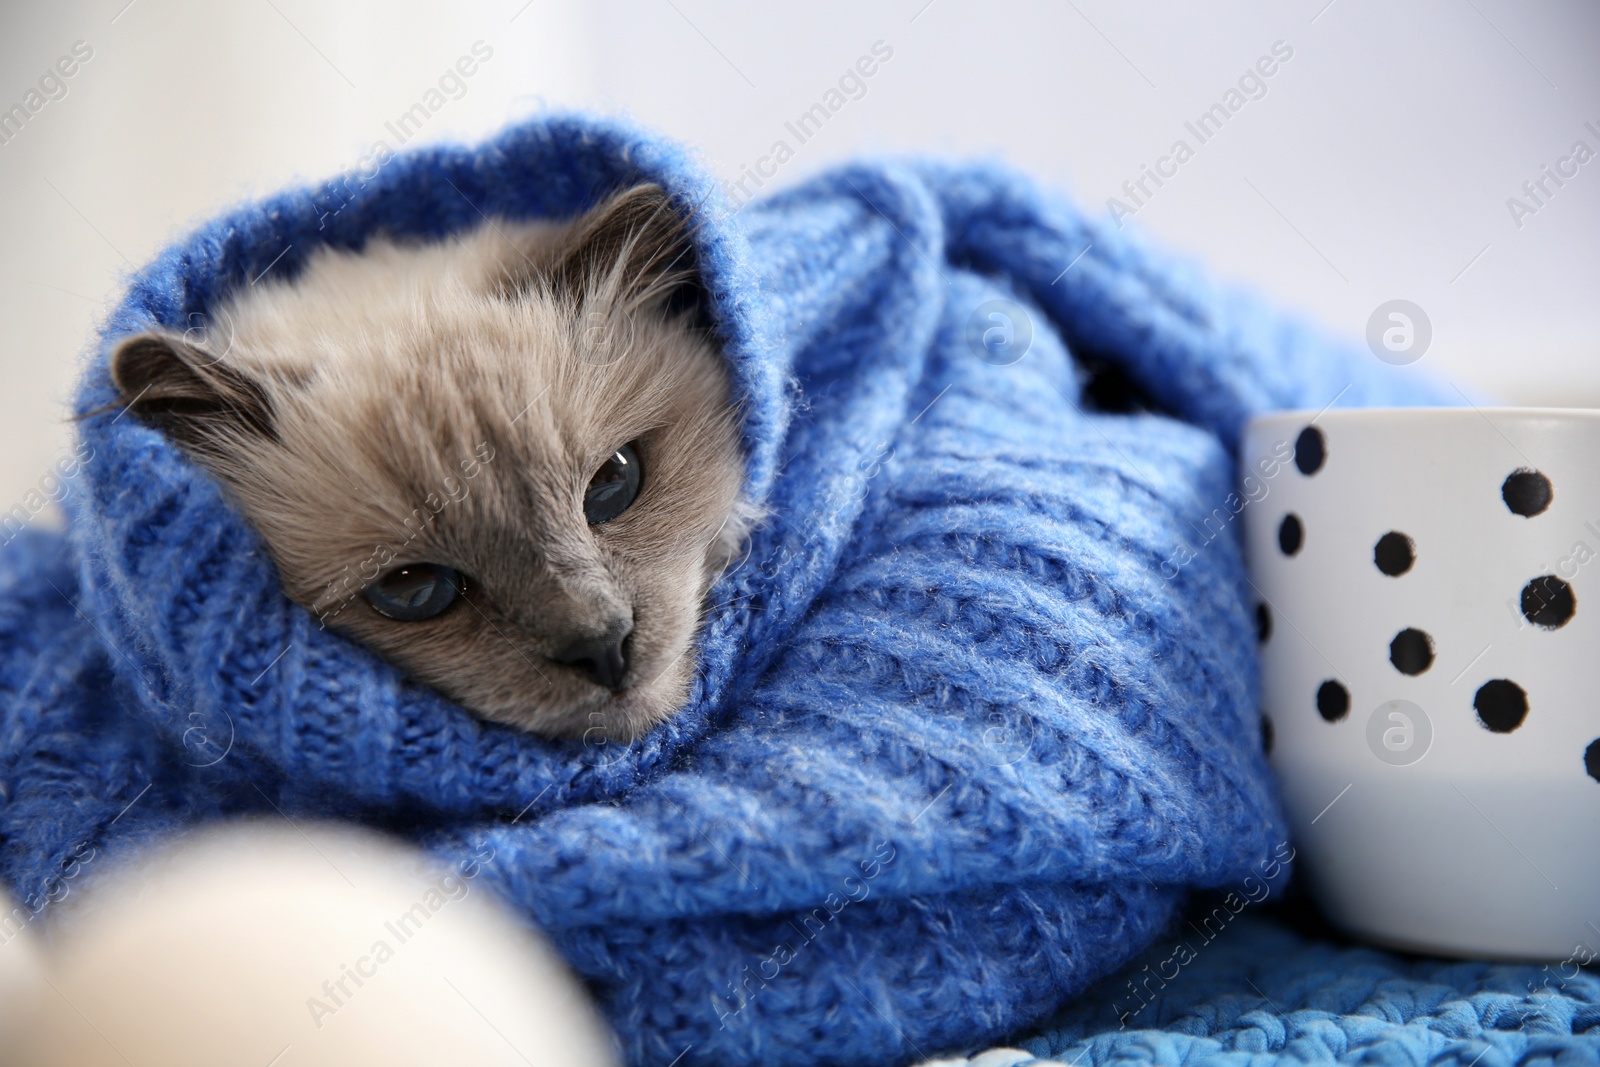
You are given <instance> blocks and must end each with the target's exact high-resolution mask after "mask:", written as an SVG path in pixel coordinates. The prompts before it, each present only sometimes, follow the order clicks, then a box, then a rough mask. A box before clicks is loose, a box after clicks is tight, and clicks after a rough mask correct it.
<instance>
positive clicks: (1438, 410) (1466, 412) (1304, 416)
mask: <svg viewBox="0 0 1600 1067" xmlns="http://www.w3.org/2000/svg"><path fill="white" fill-rule="evenodd" d="M1490 416H1494V417H1499V418H1519V419H1520V418H1541V419H1558V420H1561V421H1570V422H1593V421H1596V420H1600V408H1560V407H1525V406H1508V407H1492V406H1484V405H1481V404H1477V405H1460V406H1456V407H1368V408H1323V409H1321V410H1320V411H1319V410H1316V409H1313V408H1285V409H1281V410H1278V411H1265V412H1262V413H1261V414H1259V415H1253V416H1251V417H1250V419H1249V420H1248V421H1247V422H1246V423H1245V429H1246V430H1249V429H1251V428H1253V427H1255V426H1257V425H1266V424H1268V423H1272V422H1287V421H1295V422H1307V423H1315V422H1322V421H1326V420H1330V419H1332V420H1337V421H1339V422H1360V421H1385V422H1389V421H1406V422H1428V421H1432V420H1444V419H1459V418H1464V417H1473V418H1487V417H1490Z"/></svg>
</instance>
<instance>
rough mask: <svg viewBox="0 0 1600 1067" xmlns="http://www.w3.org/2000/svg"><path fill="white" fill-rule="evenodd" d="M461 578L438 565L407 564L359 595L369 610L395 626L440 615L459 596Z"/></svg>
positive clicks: (379, 579) (380, 576)
mask: <svg viewBox="0 0 1600 1067" xmlns="http://www.w3.org/2000/svg"><path fill="white" fill-rule="evenodd" d="M461 588H462V584H461V575H459V574H457V573H456V572H455V571H453V570H451V569H450V568H449V567H445V566H442V565H440V564H438V563H407V564H405V565H404V566H402V567H395V568H394V569H393V570H388V571H385V572H384V573H382V574H380V575H378V578H377V580H376V581H374V582H373V583H372V584H371V585H369V586H367V587H366V588H365V589H363V590H362V591H361V595H362V596H364V597H366V598H367V603H368V604H371V605H372V607H373V610H374V611H376V612H377V613H378V614H379V615H386V616H388V617H389V618H391V619H395V620H397V621H399V622H421V621H422V620H424V619H432V618H434V617H436V616H438V615H441V614H443V613H444V610H445V609H446V608H448V607H449V606H450V605H451V604H453V603H455V600H456V597H457V596H459V595H460V594H461Z"/></svg>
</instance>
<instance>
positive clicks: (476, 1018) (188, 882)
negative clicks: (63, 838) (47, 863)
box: [0, 823, 616, 1067]
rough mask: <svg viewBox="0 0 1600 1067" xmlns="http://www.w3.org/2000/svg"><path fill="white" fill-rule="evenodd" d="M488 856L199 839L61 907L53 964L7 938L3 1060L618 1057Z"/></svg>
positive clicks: (309, 835)
mask: <svg viewBox="0 0 1600 1067" xmlns="http://www.w3.org/2000/svg"><path fill="white" fill-rule="evenodd" d="M492 862H493V856H492V851H491V850H489V849H487V848H486V849H485V850H484V852H483V854H481V855H480V856H479V857H478V858H477V859H475V860H471V861H468V862H467V863H465V864H462V865H460V867H459V868H458V869H455V870H450V869H447V868H444V867H439V866H436V865H434V864H433V863H432V862H431V861H429V860H427V859H425V858H424V857H422V856H421V855H419V854H418V853H415V852H414V851H411V850H409V849H406V848H404V847H402V846H400V845H397V844H393V843H391V842H388V841H385V840H383V839H380V838H377V837H373V836H371V835H367V834H361V833H356V832H354V831H350V830H345V829H333V828H311V827H308V828H307V830H306V833H304V834H302V833H300V832H299V831H298V830H297V829H295V828H294V827H292V826H290V825H288V824H286V823H279V824H277V825H271V824H256V823H247V824H242V825H236V826H233V827H230V828H227V829H222V830H212V831H207V832H204V833H201V834H197V835H195V836H193V837H190V838H188V839H185V840H184V841H183V842H181V843H180V844H178V845H176V846H175V847H172V848H170V849H167V850H165V851H162V852H158V853H155V854H153V855H151V856H149V857H147V858H146V859H145V860H143V861H142V862H141V863H138V864H135V865H133V866H131V867H125V868H123V869H121V870H117V871H112V872H110V873H109V874H108V875H106V876H104V877H102V878H98V879H95V880H94V881H93V884H92V885H90V886H89V887H87V888H86V889H85V891H84V892H83V893H82V894H81V896H80V895H74V896H73V897H72V899H71V900H70V901H63V912H62V914H60V915H58V916H56V917H55V919H54V921H53V922H52V923H51V926H50V936H49V938H48V940H46V942H45V945H44V947H43V951H41V952H38V956H39V957H42V959H43V962H42V964H41V963H36V962H35V961H33V960H30V959H29V957H28V956H27V955H24V954H23V952H21V951H19V952H13V949H20V950H24V951H26V950H28V949H29V946H28V945H27V944H26V943H25V940H24V938H21V937H18V938H14V939H13V940H12V941H11V942H9V943H8V944H6V945H5V946H0V995H3V999H0V1045H3V1046H5V1047H7V1048H8V1055H7V1057H6V1062H7V1063H8V1064H10V1065H13V1067H67V1065H71V1067H100V1065H102V1064H103V1065H106V1067H110V1065H113V1064H115V1065H118V1067H126V1065H127V1064H129V1063H132V1064H141V1065H142V1064H162V1065H173V1067H187V1065H191V1064H192V1065H195V1067H200V1065H202V1064H203V1065H206V1067H214V1065H215V1064H218V1063H238V1064H258V1065H260V1067H268V1065H269V1064H270V1065H271V1067H305V1065H314V1064H315V1065H320V1064H351V1063H381V1064H385V1065H392V1067H402V1065H408V1064H418V1065H420V1064H429V1065H434V1064H440V1063H471V1064H485V1065H489V1064H521V1065H528V1064H533V1065H537V1067H543V1065H546V1064H549V1065H552V1067H553V1065H556V1064H560V1065H562V1067H589V1065H595V1067H600V1065H610V1064H614V1063H615V1062H616V1055H615V1051H614V1046H613V1043H612V1041H611V1039H610V1037H609V1035H608V1034H607V1033H606V1031H605V1030H604V1028H603V1026H602V1024H601V1022H600V1020H599V1017H598V1015H597V1014H596V1013H595V1011H594V1009H593V1008H592V1006H591V1005H590V1003H589V1001H588V998H587V996H586V995H585V994H584V992H583V991H582V989H581V988H580V987H579V985H578V984H577V982H576V981H575V980H574V979H573V978H572V977H571V976H570V975H569V974H568V973H567V972H566V970H565V968H564V967H563V965H562V964H561V963H560V962H559V961H558V959H557V958H556V957H555V955H554V954H553V953H552V952H551V951H550V950H549V949H548V948H547V947H546V946H545V945H544V944H543V943H542V942H541V941H540V940H539V939H538V938H537V937H536V936H535V935H534V934H532V933H531V932H530V931H528V930H527V929H526V928H524V927H523V926H521V925H520V924H518V923H517V922H516V921H515V920H514V919H512V918H511V917H510V916H509V915H508V914H507V913H505V912H504V911H503V910H502V909H501V908H500V907H499V906H498V905H497V904H496V903H495V902H494V901H493V900H492V899H491V898H490V896H489V894H488V892H487V890H486V889H485V888H483V887H482V886H481V885H480V884H479V883H478V882H477V878H478V877H479V875H481V873H482V870H483V867H484V865H487V864H490V863H492ZM27 933H28V934H29V935H31V936H34V937H35V945H34V946H33V948H35V949H37V948H38V947H39V939H38V938H37V932H36V931H32V930H29V931H27ZM30 971H31V973H30Z"/></svg>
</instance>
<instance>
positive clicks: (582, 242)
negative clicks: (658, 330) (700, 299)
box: [550, 184, 699, 311]
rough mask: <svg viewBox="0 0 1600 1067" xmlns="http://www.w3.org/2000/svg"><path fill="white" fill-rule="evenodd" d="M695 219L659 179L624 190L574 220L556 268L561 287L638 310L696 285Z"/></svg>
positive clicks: (593, 299)
mask: <svg viewBox="0 0 1600 1067" xmlns="http://www.w3.org/2000/svg"><path fill="white" fill-rule="evenodd" d="M692 233H693V228H692V225H691V223H690V222H689V221H688V220H687V219H686V218H685V217H684V216H683V214H682V213H681V211H680V209H679V207H678V206H677V205H676V204H674V203H673V201H672V198H671V197H670V196H668V195H667V192H666V190H664V189H662V188H661V186H659V185H654V184H644V185H636V186H634V187H633V188H631V189H628V190H626V191H624V192H621V193H618V194H616V195H615V196H613V197H611V199H609V200H607V201H606V202H605V203H603V204H601V205H600V206H599V207H596V208H594V209H593V210H592V211H590V212H589V213H588V214H587V215H584V216H582V217H581V218H580V219H578V221H577V222H576V223H574V225H573V228H572V231H571V233H570V235H569V236H568V237H567V239H566V240H565V241H564V242H563V247H561V248H560V249H559V250H558V252H557V256H556V261H555V265H554V267H553V268H552V270H551V273H550V282H551V285H552V287H553V288H554V289H555V290H556V291H558V292H565V293H569V294H573V295H576V296H578V297H579V298H580V299H582V300H584V301H585V302H597V303H600V304H603V305H606V306H608V307H610V308H612V309H615V310H625V311H633V310H637V309H640V308H644V307H649V306H661V305H665V304H666V303H667V302H668V301H669V300H673V299H675V298H680V297H682V296H683V295H684V294H685V292H686V291H688V290H692V289H694V288H695V287H696V284H697V282H698V280H699V273H698V271H697V270H696V268H695V262H694V245H693V243H692V242H691V240H690V236H691V234H692Z"/></svg>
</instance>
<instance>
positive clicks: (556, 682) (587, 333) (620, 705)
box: [111, 185, 755, 741]
mask: <svg viewBox="0 0 1600 1067" xmlns="http://www.w3.org/2000/svg"><path fill="white" fill-rule="evenodd" d="M691 255H692V253H691V251H690V244H689V234H688V231H687V227H686V223H685V221H684V220H683V219H682V218H681V217H680V216H679V215H678V214H677V212H676V210H675V209H674V208H673V206H672V204H671V202H670V201H669V199H668V198H667V196H666V194H665V193H664V192H663V191H662V190H661V189H660V188H659V187H657V186H654V185H641V186H638V187H635V188H633V189H630V190H628V191H626V192H623V193H620V194H618V195H616V196H614V197H613V198H612V199H610V200H609V201H607V202H606V203H604V204H602V205H600V206H599V207H597V208H595V209H594V210H592V211H591V212H589V213H588V214H587V215H584V216H582V217H581V218H579V219H577V220H575V221H572V222H568V223H533V224H510V223H503V222H500V223H497V222H490V223H487V224H486V225H484V226H482V227H480V228H478V229H476V230H474V231H472V232H469V233H467V234H465V235H462V236H457V237H454V238H451V239H448V240H445V241H442V242H436V243H428V244H402V243H397V242H394V241H390V240H387V239H382V238H375V239H373V240H371V241H369V242H368V243H367V245H366V247H365V248H364V249H362V250H361V251H359V252H349V251H342V250H333V249H324V250H320V251H318V252H317V253H315V254H314V255H313V256H311V257H310V259H309V261H308V262H307V263H306V264H305V267H304V269H303V270H302V271H301V273H300V274H299V276H298V277H297V278H296V279H295V280H294V281H292V282H281V281H280V282H262V283H260V284H255V285H252V286H251V287H250V288H248V289H245V290H242V291H241V292H239V293H237V294H236V295H234V296H233V297H232V298H231V299H230V300H229V301H228V302H227V303H226V304H225V306H223V307H221V308H219V309H218V311H217V313H216V315H215V320H216V321H218V322H219V323H221V324H222V325H223V326H224V329H223V330H221V331H217V332H219V333H225V334H226V336H216V337H211V338H207V337H202V336H198V335H197V331H190V333H188V334H179V333H177V332H173V331H162V330H158V331H152V332H149V333H144V334H140V335H137V336H134V337H131V338H128V339H127V340H124V341H122V342H121V343H120V344H119V345H118V347H117V348H116V350H115V351H114V353H113V355H112V356H111V374H112V379H113V381H114V382H115V384H116V386H117V388H118V390H119V392H120V393H121V403H123V404H125V405H126V407H127V409H128V410H130V411H132V412H133V413H134V414H135V415H136V416H137V417H139V418H140V419H142V420H144V421H145V422H147V423H148V424H150V425H152V426H154V427H156V428H158V429H160V430H161V431H163V432H164V433H165V434H166V435H167V436H168V437H169V438H171V439H172V440H173V441H174V442H176V443H177V444H178V445H179V446H180V447H182V448H183V449H184V450H185V451H186V452H187V453H188V454H189V455H190V456H191V457H192V458H193V459H194V460H195V461H197V462H198V463H200V464H201V465H202V466H203V467H205V468H206V469H207V470H209V471H210V472H211V473H212V474H213V475H214V476H216V478H217V479H218V480H219V481H220V482H221V484H222V486H223V488H224V490H225V492H226V493H227V495H228V496H229V497H230V499H231V500H232V501H233V503H234V504H235V505H236V506H237V507H238V508H239V509H240V511H241V512H242V513H243V514H244V516H245V517H246V518H247V519H248V520H249V521H250V523H251V524H252V525H253V526H254V527H255V529H256V530H257V532H258V533H259V534H260V536H261V538H262V540H263V542H264V543H265V545H266V548H267V551H268V553H269V555H270V556H271V558H272V560H273V562H274V564H276V566H277V569H278V572H279V574H280V577H281V580H282V582H283V588H284V591H285V593H286V594H287V595H288V596H289V597H290V598H291V599H292V600H294V601H296V602H297V603H299V604H301V605H303V606H304V607H306V608H308V609H310V610H311V611H312V612H314V613H316V614H317V615H318V617H319V618H321V619H322V620H323V621H324V622H325V623H327V624H328V625H331V626H333V627H335V628H337V629H339V630H340V631H342V632H344V633H346V634H348V635H349V636H351V637H353V638H355V639H356V640H358V641H360V642H362V643H364V644H366V645H367V646H369V647H370V648H372V649H373V650H374V651H375V652H377V653H378V654H379V655H381V656H383V657H385V658H386V659H388V660H390V661H391V662H393V663H395V664H396V665H398V666H399V667H401V668H402V669H403V670H405V671H406V672H407V673H408V674H409V675H411V676H413V677H415V678H416V679H418V680H420V681H422V682H424V683H427V684H428V685H431V686H432V687H434V688H435V689H436V690H438V691H439V692H440V693H442V694H444V695H445V696H447V697H449V698H450V699H452V700H454V701H456V702H457V703H459V704H461V705H463V706H465V707H467V708H468V709H470V710H472V711H474V712H476V713H477V714H479V715H481V716H482V717H484V718H486V719H491V720H494V721H497V722H502V723H507V724H510V725H512V726H516V727H521V728H523V729H526V730H529V731H533V732H536V733H540V734H546V735H554V736H567V737H576V736H580V735H582V736H585V737H587V738H588V739H590V740H596V739H599V740H618V741H625V740H628V739H630V738H632V737H634V736H636V735H637V734H639V733H641V732H643V731H644V730H646V729H648V728H649V727H651V726H652V725H654V724H656V723H658V722H661V721H662V720H664V719H666V718H667V717H669V716H670V715H671V714H672V713H673V712H674V711H676V710H677V709H678V708H679V707H680V706H681V704H682V703H683V701H684V700H685V698H686V696H687V693H688V689H689V683H690V679H691V676H692V672H693V670H694V662H695V656H694V642H695V638H696V634H697V631H698V629H699V626H700V621H701V614H702V612H703V609H704V603H705V597H706V593H707V590H708V589H709V587H710V584H711V582H712V581H713V580H714V579H715V577H716V576H717V575H718V574H719V573H720V572H721V571H722V569H723V568H724V567H725V566H726V565H727V564H728V562H729V561H730V560H731V559H733V558H734V557H735V556H736V555H737V553H738V552H739V551H741V548H742V544H743V541H744V538H745V535H746V533H747V531H748V529H749V526H750V524H751V522H752V521H753V520H754V518H755V515H754V512H753V509H751V508H750V507H748V506H747V505H746V504H745V503H744V502H742V501H741V499H740V488H741V485H742V482H743V478H744V460H743V455H742V452H741V448H740V443H739V431H738V419H737V415H736V412H735V410H734V408H733V405H732V404H731V402H730V399H729V385H728V380H727V376H726V372H725V368H724V365H723V362H722V359H721V356H720V355H719V353H718V351H717V349H716V348H715V347H714V345H713V344H712V342H711V340H710V339H709V338H708V336H707V331H706V330H705V329H704V328H702V327H700V326H699V325H697V318H696V314H697V312H696V310H695V300H694V297H695V295H696V293H695V290H694V282H695V276H694V272H693V270H692V267H691V265H690V257H691ZM596 730H598V731H601V732H600V733H598V734H597V733H596V732H595V731H596Z"/></svg>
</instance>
